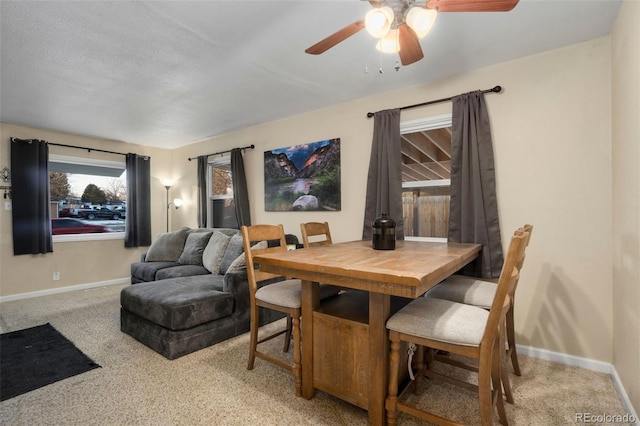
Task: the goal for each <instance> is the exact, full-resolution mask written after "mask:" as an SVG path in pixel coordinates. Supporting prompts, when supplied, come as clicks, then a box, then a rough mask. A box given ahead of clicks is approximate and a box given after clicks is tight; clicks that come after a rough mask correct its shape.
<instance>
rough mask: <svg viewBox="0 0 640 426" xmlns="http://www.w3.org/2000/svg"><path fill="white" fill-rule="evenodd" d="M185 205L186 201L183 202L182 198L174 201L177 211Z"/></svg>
mask: <svg viewBox="0 0 640 426" xmlns="http://www.w3.org/2000/svg"><path fill="white" fill-rule="evenodd" d="M183 204H184V201H182V200H181V199H180V198H176V199H174V200H173V205H174V206H176V209H177V208H178V207H180V206H182V205H183Z"/></svg>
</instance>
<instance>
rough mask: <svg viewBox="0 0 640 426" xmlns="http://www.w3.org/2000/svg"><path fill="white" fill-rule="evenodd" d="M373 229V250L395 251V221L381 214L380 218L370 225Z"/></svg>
mask: <svg viewBox="0 0 640 426" xmlns="http://www.w3.org/2000/svg"><path fill="white" fill-rule="evenodd" d="M371 227H372V228H373V248H374V249H376V250H395V248H396V221H395V220H393V219H392V218H390V217H387V214H386V213H382V217H379V218H377V219H375V220H374V221H373V222H372V223H371Z"/></svg>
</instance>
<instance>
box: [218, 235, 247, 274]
mask: <svg viewBox="0 0 640 426" xmlns="http://www.w3.org/2000/svg"><path fill="white" fill-rule="evenodd" d="M243 253H244V249H243V248H242V234H240V233H238V234H235V235H234V236H233V237H231V239H230V240H229V244H228V245H227V250H226V251H225V252H224V256H223V257H222V263H220V273H221V274H226V273H227V269H229V266H231V264H232V263H233V261H234V260H236V259H237V258H238V256H240V255H242V256H243V257H244V254H243Z"/></svg>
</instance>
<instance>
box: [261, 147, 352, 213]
mask: <svg viewBox="0 0 640 426" xmlns="http://www.w3.org/2000/svg"><path fill="white" fill-rule="evenodd" d="M264 206H265V207H264V208H265V210H266V211H268V212H276V211H278V212H279V211H339V210H340V138H335V139H327V140H323V141H318V142H312V143H306V144H302V145H295V146H290V147H287V148H278V149H273V150H271V151H265V153H264Z"/></svg>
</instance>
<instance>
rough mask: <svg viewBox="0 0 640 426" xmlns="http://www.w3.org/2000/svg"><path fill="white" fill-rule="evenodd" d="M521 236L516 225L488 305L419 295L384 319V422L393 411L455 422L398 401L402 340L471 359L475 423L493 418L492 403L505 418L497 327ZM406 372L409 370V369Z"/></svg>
mask: <svg viewBox="0 0 640 426" xmlns="http://www.w3.org/2000/svg"><path fill="white" fill-rule="evenodd" d="M525 240H526V236H525V235H524V233H523V232H521V231H516V233H515V234H514V235H513V236H512V237H511V243H510V245H509V251H508V254H507V258H506V259H505V262H504V264H503V267H502V271H501V274H500V278H499V280H498V284H497V290H496V292H495V295H494V298H493V301H492V303H491V309H490V310H486V309H482V308H479V307H477V306H472V305H465V304H463V303H457V302H452V301H450V300H443V299H436V298H433V297H420V298H417V299H415V300H413V301H411V302H410V303H409V304H408V305H407V306H405V307H404V308H402V309H400V311H398V312H397V313H396V314H394V315H392V316H391V317H390V318H389V320H387V328H388V329H389V341H390V355H389V390H388V394H387V398H386V400H385V408H386V410H387V423H388V424H390V425H395V424H396V417H397V411H401V412H404V413H407V414H410V415H412V416H415V417H418V418H420V419H423V420H427V421H430V422H434V423H436V424H449V425H451V424H455V423H454V422H453V421H452V420H449V419H446V418H444V417H442V416H441V415H439V414H437V413H434V412H430V411H427V410H425V409H421V408H418V407H416V406H414V405H411V404H409V403H408V402H401V401H399V399H398V368H399V363H400V353H399V351H400V344H401V342H407V343H408V344H409V346H410V347H415V346H416V345H417V346H419V347H426V348H431V349H433V350H441V351H446V352H449V353H451V354H458V355H462V356H465V357H470V358H474V359H476V360H477V362H478V384H477V385H476V386H474V389H477V393H478V402H479V411H480V421H481V424H482V425H492V424H493V413H494V408H497V411H498V415H499V419H500V423H501V424H505V425H506V424H507V423H508V420H507V416H506V412H505V409H504V402H503V399H502V386H501V377H500V372H501V362H502V354H503V350H502V349H501V348H500V344H501V339H500V333H501V332H502V328H503V327H504V324H505V317H506V314H507V311H508V310H509V306H510V304H511V301H510V297H509V294H511V292H512V290H513V288H514V287H515V285H516V283H517V280H518V275H519V272H518V268H517V267H516V263H517V261H518V259H520V258H521V257H522V256H523V254H524V248H525ZM409 365H411V363H410V362H409ZM424 373H425V371H424V364H423V363H422V362H420V360H418V363H417V372H416V377H421V376H422V375H423V374H424ZM412 374H413V372H412V371H410V375H412ZM447 381H448V382H451V383H455V382H456V381H455V380H454V379H453V378H447ZM465 383H466V382H462V383H460V384H463V385H464V384H465ZM418 384H419V382H418V383H416V387H417V385H418ZM463 387H469V384H468V383H466V385H465V386H463ZM414 391H416V389H415V388H414Z"/></svg>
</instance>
